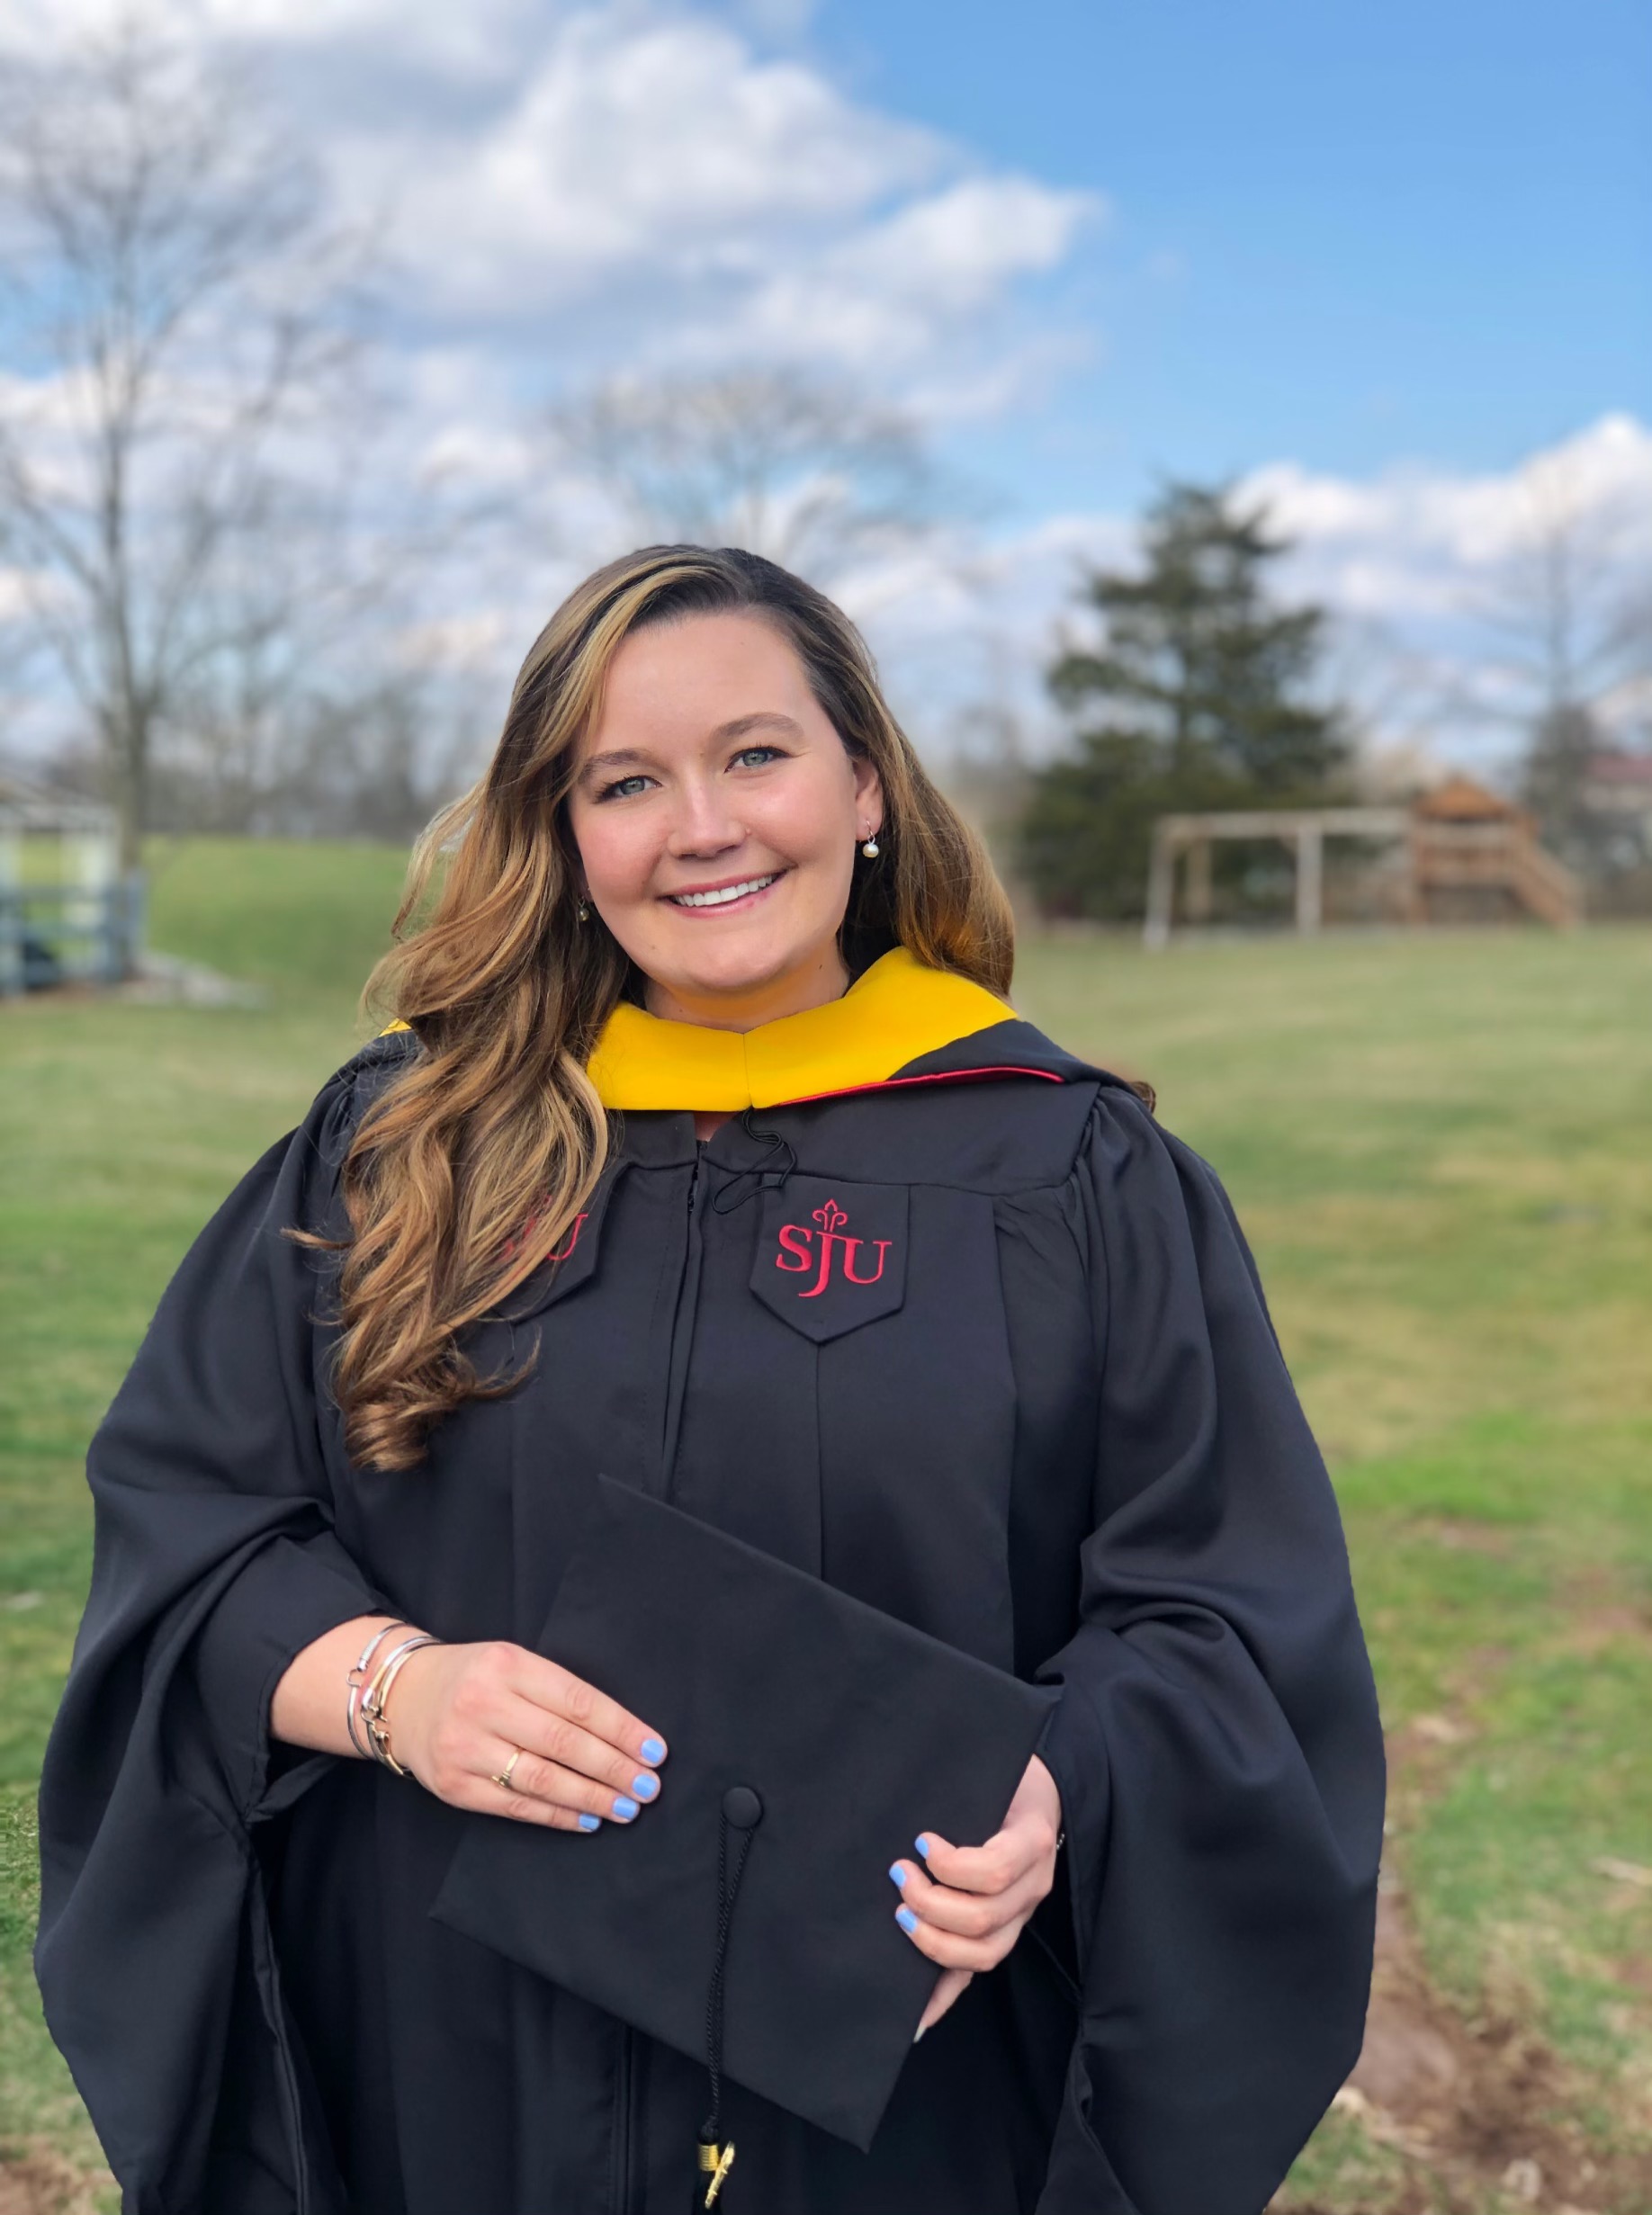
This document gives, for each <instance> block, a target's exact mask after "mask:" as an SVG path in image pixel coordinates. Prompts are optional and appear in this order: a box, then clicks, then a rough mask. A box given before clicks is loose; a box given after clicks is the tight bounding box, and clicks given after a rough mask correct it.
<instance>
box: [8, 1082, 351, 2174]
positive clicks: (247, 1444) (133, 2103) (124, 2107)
mask: <svg viewBox="0 0 1652 2215" xmlns="http://www.w3.org/2000/svg"><path fill="white" fill-rule="evenodd" d="M352 1094H353V1086H352V1083H351V1081H350V1079H349V1078H348V1076H347V1075H346V1074H345V1073H344V1072H341V1074H340V1077H339V1078H337V1079H335V1080H334V1081H333V1082H332V1083H331V1084H330V1085H329V1086H328V1087H327V1088H326V1089H325V1090H323V1092H322V1093H321V1095H320V1096H319V1099H317V1101H316V1103H315V1105H314V1107H313V1108H311V1110H310V1114H309V1116H307V1117H306V1118H305V1121H304V1122H303V1124H302V1125H301V1126H300V1127H299V1129H297V1130H296V1131H294V1132H293V1133H292V1134H290V1135H289V1136H288V1137H287V1138H285V1139H283V1140H282V1141H280V1142H279V1143H277V1144H275V1145H274V1146H273V1147H272V1148H271V1149H270V1151H269V1152H267V1153H266V1154H265V1156H264V1158H263V1159H262V1160H261V1161H258V1162H257V1163H256V1165H255V1166H254V1167H253V1168H252V1169H251V1170H249V1171H248V1172H247V1175H246V1176H245V1177H244V1178H243V1179H242V1180H241V1182H240V1183H239V1184H238V1186H237V1188H236V1189H235V1190H234V1191H233V1192H232V1193H231V1194H230V1195H229V1197H228V1198H227V1199H226V1200H225V1201H224V1203H223V1205H222V1206H220V1208H219V1210H218V1212H217V1213H216V1215H214V1216H213V1217H212V1219H211V1222H210V1223H209V1224H207V1225H206V1227H205V1229H204V1230H203V1231H202V1233H200V1235H199V1237H198V1238H197V1239H196V1240H195V1242H194V1244H193V1246H192V1247H191V1249H190V1251H189V1252H188V1254H187V1255H186V1256H185V1258H184V1261H183V1263H182V1264H181V1265H180V1267H179V1269H178V1270H177V1272H176V1274H175V1277H174V1278H173V1279H172V1281H171V1283H170V1285H169V1286H168V1287H167V1288H166V1293H165V1295H164V1296H163V1297H162V1299H161V1302H160V1305H159V1307H158V1308H157V1312H156V1314H155V1316H154V1319H153V1321H152V1322H151V1323H150V1325H149V1328H148V1333H147V1334H146V1336H145V1338H144V1341H143V1343H142V1345H141V1346H140V1348H139V1351H138V1354H137V1357H136V1359H134V1361H133V1363H132V1366H131V1368H130V1371H129V1372H128V1375H127V1377H126V1378H125V1381H124V1382H123V1384H122V1385H121V1389H120V1391H119V1393H118V1394H116V1397H115V1399H114V1402H113V1403H112V1406H111V1407H110V1409H109V1412H108V1413H107V1414H106V1416H105V1417H104V1419H103V1422H102V1424H101V1425H100V1427H99V1429H98V1430H97V1432H96V1434H95V1436H94V1439H93V1441H92V1446H91V1448H90V1452H89V1454H88V1457H87V1465H86V1472H87V1480H88V1483H89V1484H90V1487H91V1491H92V1495H93V1502H94V1557H93V1571H92V1583H91V1590H90V1593H89V1595H88V1598H87V1601H86V1607H85V1614H84V1616H83V1618H82V1620H81V1624H80V1628H79V1630H78V1633H77V1635H76V1643H75V1650H74V1655H73V1659H72V1662H71V1664H70V1669H69V1674H68V1680H67V1686H66V1688H65V1691H64V1694H63V1699H62V1702H61V1704H60V1707H59V1708H58V1715H57V1717H56V1719H55V1721H54V1723H53V1726H52V1729H51V1733H50V1736H49V1742H48V1746H47V1752H46V1759H45V1764H44V1769H43V1773H42V1779H41V1785H40V1864H41V1906H40V1933H39V1937H38V1940H37V1941H36V1946H35V1953H34V1961H35V1971H36V1976H37V1978H38V1980H39V1983H40V1991H41V1995H42V1998H43V2000H44V2003H45V2011H46V2019H47V2022H48V2026H49V2029H50V2031H51V2034H52V2036H53V2038H54V2040H56V2042H57V2044H58V2047H59V2048H60V2049H61V2050H62V2052H63V2054H64V2056H65V2058H67V2061H68V2064H69V2067H70V2069H71V2071H72V2072H73V2075H74V2076H75V2079H76V2085H77V2086H78V2088H79V2090H80V2093H81V2096H82V2098H83V2099H84V2100H85V2104H86V2107H87V2110H88V2112H90V2114H91V2117H92V2120H93V2122H94V2125H95V2126H96V2129H97V2131H98V2134H99V2137H100V2138H101V2139H102V2141H103V2148H104V2151H105V2153H106V2155H107V2157H108V2158H109V2161H110V2165H111V2166H112V2169H113V2170H114V2172H115V2175H116V2176H117V2177H118V2178H119V2180H120V2182H121V2185H122V2188H123V2199H122V2206H123V2208H124V2209H126V2210H127V2211H129V2215H130V2211H143V2215H149V2211H155V2215H161V2211H166V2215H181V2211H184V2210H194V2209H197V2208H205V2207H207V2206H209V2205H220V2206H225V2207H227V2206H229V2205H234V2206H235V2207H236V2208H237V2209H238V2210H242V2211H247V2215H253V2211H258V2215H262V2211H263V2210H264V2209H265V2207H269V2208H272V2209H274V2208H278V2207H279V2208H284V2209H291V2208H292V2206H293V2205H294V2204H295V2203H297V2202H298V2200H299V2199H300V2198H301V2192H299V2191H295V2188H294V2184H293V2176H292V2171H293V2169H294V2167H295V2166H296V2165H297V2157H296V2155H295V2152H294V2150H293V2148H292V2144H291V2134H292V2126H293V2123H294V2121H295V2118H294V2117H293V2115H292V2112H291V2109H290V2105H289V2103H290V2101H291V2098H292V2091H293V2085H292V2076H293V2064H292V2055H291V2054H290V2053H289V2052H288V2051H287V2050H286V2048H285V2040H284V2033H283V2022H282V2015H281V2001H280V1995H279V1992H278V1990H277V1988H276V1985H275V1978H274V1957H273V1951H272V1949H271V1945H270V1940H269V1928H268V1920H267V1915H265V1911H264V1906H263V1895H262V1888H261V1882H260V1876H259V1869H258V1862H257V1858H256V1854H255V1852H254V1851H253V1842H252V1826H253V1825H256V1823H258V1822H259V1821H260V1820H262V1819H263V1818H265V1816H270V1815H273V1814H274V1813H275V1812H276V1811H277V1809H278V1808H279V1807H285V1806H288V1805H290V1804H291V1803H292V1801H293V1800H294V1799H295V1798H298V1796H299V1795H300V1794H301V1792H302V1791H303V1790H305V1789H307V1788H308V1786H309V1785H310V1784H311V1783H313V1782H314V1781H315V1780H317V1779H318V1778H319V1776H321V1775H322V1774H324V1773H325V1772H326V1771H328V1769H329V1767H331V1766H332V1765H333V1764H334V1763H335V1761H336V1758H337V1757H335V1756H333V1755H331V1754H326V1753H316V1754H310V1755H306V1754H302V1753H295V1752H294V1751H293V1750H292V1749H290V1748H285V1747H280V1746H277V1747H275V1748H274V1756H275V1759H274V1762H273V1760H272V1752H273V1749H272V1744H271V1740H270V1735H269V1705H270V1699H271V1695H272V1693H273V1691H274V1687H275V1684H276V1682H277V1681H278V1680H279V1678H280V1677H281V1675H282V1673H283V1671H284V1670H285V1668H286V1666H287V1664H288V1663H289V1662H291V1661H292V1658H293V1656H294V1655H296V1654H298V1653H299V1652H300V1651H301V1649H302V1648H303V1647H304V1646H308V1645H309V1644H310V1642H311V1641H312V1640H314V1639H315V1638H318V1637H320V1636H322V1634H323V1633H325V1632H326V1631H328V1630H330V1629H332V1628H335V1627H336V1626H337V1625H338V1624H339V1623H342V1622H346V1621H347V1620H349V1619H351V1618H352V1617H355V1616H358V1615H363V1614H367V1613H372V1612H379V1611H388V1612H393V1611H394V1610H393V1609H391V1608H389V1607H388V1603H387V1602H386V1601H385V1600H384V1598H383V1596H382V1594H381V1593H380V1592H378V1591H377V1590H376V1589H375V1588H374V1587H373V1584H372V1583H371V1582H370V1581H369V1580H368V1579H367V1578H366V1577H365V1576H364V1574H363V1573H362V1571H361V1570H360V1569H359V1568H358V1566H357V1565H356V1564H355V1561H354V1560H353V1559H352V1558H351V1556H350V1555H349V1553H348V1552H347V1551H346V1548H345V1547H344V1546H343V1545H342V1544H341V1543H340V1541H339V1538H338V1537H337V1533H336V1531H335V1529H334V1526H333V1515H332V1511H331V1501H330V1492H329V1485H328V1476H327V1472H326V1467H325V1464H324V1459H323V1455H322V1450H321V1431H320V1421H319V1414H320V1411H319V1405H318V1399H317V1394H316V1390H315V1385H314V1352H313V1340H314V1332H315V1325H314V1321H313V1318H314V1316H315V1314H316V1311H317V1310H318V1309H319V1307H320V1306H321V1305H323V1295H324V1293H325V1290H326V1280H325V1278H324V1275H323V1271H324V1270H325V1269H327V1267H328V1257H326V1256H325V1255H321V1254H319V1253H318V1252H317V1251H315V1250H313V1249H306V1248H302V1247H300V1246H297V1245H295V1244H294V1243H293V1242H292V1241H291V1240H289V1239H286V1238H283V1236H282V1234H281V1233H282V1230H283V1226H284V1225H286V1224H306V1225H310V1226H314V1225H316V1224H318V1223H319V1221H320V1220H321V1218H322V1216H323V1215H324V1214H325V1212H326V1210H327V1208H328V1206H329V1205H330V1200H331V1193H332V1188H333V1185H334V1182H335V1179H336V1170H337V1162H338V1161H339V1160H340V1159H341V1158H342V1154H343V1152H344V1148H345V1146H346V1143H347V1136H348V1130H347V1125H348V1118H349V1114H350V1109H351V1105H352ZM341 1696H342V1688H341ZM231 2116H233V2121H230V2118H231ZM226 2138H228V2139H234V2140H235V2141H236V2142H237V2144H238V2146H239V2147H240V2148H242V2149H243V2150H241V2151H240V2152H238V2153H237V2154H234V2155H227V2154H226V2152H225V2150H224V2143H223V2141H224V2140H225V2139H226ZM226 2160H229V2161H230V2163H231V2165H232V2166H230V2167H229V2168H226V2167H225V2166H224V2165H225V2162H226ZM237 2161H238V2162H240V2163H242V2164H243V2165H247V2166H245V2174H242V2173H241V2171H240V2170H238V2169H237V2168H236V2167H235V2166H233V2165H234V2163H235V2162H237Z"/></svg>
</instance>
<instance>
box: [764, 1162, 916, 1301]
mask: <svg viewBox="0 0 1652 2215" xmlns="http://www.w3.org/2000/svg"><path fill="white" fill-rule="evenodd" d="M906 1197H907V1196H906V1187H905V1186H904V1185H845V1184H839V1183H836V1182H833V1183H831V1184H828V1183H827V1182H826V1180H825V1179H824V1178H821V1177H804V1176H799V1175H796V1174H793V1175H791V1176H788V1177H787V1178H786V1182H785V1184H784V1186H783V1187H781V1188H778V1189H777V1190H774V1191H771V1192H769V1193H768V1194H766V1195H765V1197H764V1204H763V1217H762V1223H761V1226H760V1229H759V1235H758V1250H757V1255H756V1259H755V1260H754V1261H753V1263H752V1269H751V1289H752V1290H753V1292H755V1293H756V1294H757V1296H758V1297H759V1299H760V1300H761V1301H762V1303H763V1305H765V1307H768V1308H772V1309H773V1311H774V1312H775V1314H777V1315H778V1316H780V1317H781V1318H782V1319H783V1320H784V1321H785V1322H786V1323H790V1324H791V1326H792V1328H793V1329H794V1330H795V1331H801V1332H803V1333H804V1337H805V1338H812V1339H814V1340H816V1341H824V1340H826V1339H829V1338H836V1337H837V1335H838V1333H839V1332H840V1331H853V1330H854V1329H856V1327H857V1325H858V1324H860V1323H872V1322H874V1321H875V1320H876V1318H877V1317H879V1316H880V1315H888V1314H893V1312H894V1310H895V1309H896V1308H898V1307H899V1306H900V1305H901V1302H902V1297H903V1296H904V1294H905V1290H906Z"/></svg>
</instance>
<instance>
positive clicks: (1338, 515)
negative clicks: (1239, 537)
mask: <svg viewBox="0 0 1652 2215" xmlns="http://www.w3.org/2000/svg"><path fill="white" fill-rule="evenodd" d="M1241 490H1242V492H1243V494H1244V496H1245V497H1246V498H1255V499H1261V500H1265V501H1266V502H1267V503H1268V505H1269V507H1270V513H1271V516H1272V518H1273V521H1274V524H1275V525H1276V526H1277V527H1279V529H1281V530H1283V531H1284V533H1285V534H1287V535H1288V536H1289V537H1291V538H1296V539H1299V540H1301V541H1302V542H1303V546H1304V555H1305V559H1306V560H1310V561H1311V562H1312V564H1313V566H1314V569H1315V574H1316V575H1317V576H1318V577H1320V578H1323V579H1324V580H1325V588H1326V589H1328V590H1331V591H1333V593H1334V595H1335V596H1337V597H1338V598H1339V599H1342V600H1345V601H1346V602H1348V603H1349V604H1350V605H1355V606H1358V607H1359V608H1360V610H1361V612H1363V613H1367V614H1392V615H1396V616H1411V615H1417V614H1449V613H1450V612H1451V609H1452V608H1453V606H1456V607H1459V608H1460V606H1461V605H1462V600H1461V595H1462V592H1463V589H1464V587H1465V586H1466V585H1467V584H1468V583H1469V582H1470V581H1471V580H1472V579H1474V578H1479V577H1484V576H1485V575H1486V574H1487V573H1488V572H1490V571H1493V570H1495V569H1497V568H1498V567H1499V565H1502V564H1504V563H1507V562H1508V561H1510V560H1516V559H1518V558H1519V557H1520V556H1521V555H1522V553H1525V552H1529V551H1530V550H1531V548H1532V547H1533V546H1534V545H1535V544H1536V543H1539V542H1540V540H1541V538H1542V537H1543V535H1544V534H1546V533H1549V532H1551V531H1553V530H1554V529H1555V528H1556V527H1568V526H1569V527H1572V528H1575V529H1581V530H1584V531H1585V532H1587V531H1596V532H1599V531H1610V532H1611V533H1612V534H1613V535H1614V537H1617V538H1621V540H1623V541H1624V542H1625V547H1626V551H1628V550H1629V549H1630V548H1632V547H1633V545H1634V544H1635V543H1639V550H1640V552H1642V553H1643V554H1652V429H1648V426H1646V425H1644V424H1641V423H1639V422H1638V421H1637V420H1636V419H1635V417H1632V416H1629V415H1624V414H1613V415H1608V416H1603V417H1601V418H1600V420H1599V421H1598V422H1596V423H1594V424H1591V425H1589V426H1587V427H1586V428H1585V429H1584V430H1581V431H1579V432H1577V433H1576V434H1575V435H1573V436H1572V437H1570V438H1567V439H1564V440H1562V441H1561V442H1560V443H1559V444H1558V445H1555V446H1550V447H1548V448H1545V449H1543V450H1541V451H1540V452H1539V453H1534V454H1531V455H1530V456H1528V457H1527V459H1526V460H1524V461H1523V462H1520V463H1519V464H1517V465H1516V466H1515V467H1514V468H1513V469H1510V470H1505V471H1482V472H1481V473H1479V474H1477V475H1474V476H1469V475H1465V474H1462V473H1459V472H1454V471H1441V470H1429V469H1424V468H1422V467H1419V466H1416V465H1411V466H1407V467H1398V468H1395V469H1392V470H1389V471H1385V472H1384V473H1383V474H1382V475H1381V476H1379V477H1376V478H1373V479H1369V480H1363V481H1361V480H1356V479H1351V478H1344V477H1334V476H1331V475H1327V474H1325V473H1324V472H1317V471H1308V470H1306V469H1304V468H1303V467H1302V466H1301V465H1300V464H1299V463H1297V462H1274V463H1270V465H1269V466H1268V467H1266V468H1264V469H1259V470H1255V471H1252V472H1251V474H1250V475H1249V476H1248V477H1247V478H1245V480H1243V485H1242V487H1241Z"/></svg>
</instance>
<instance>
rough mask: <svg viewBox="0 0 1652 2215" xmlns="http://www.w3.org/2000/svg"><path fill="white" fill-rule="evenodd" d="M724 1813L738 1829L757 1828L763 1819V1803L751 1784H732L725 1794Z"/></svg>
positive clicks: (727, 1819) (728, 1820) (725, 1817)
mask: <svg viewBox="0 0 1652 2215" xmlns="http://www.w3.org/2000/svg"><path fill="white" fill-rule="evenodd" d="M723 1816H724V1819H725V1820H726V1821H727V1822H729V1823H731V1824H732V1825H733V1827H734V1828H735V1829H736V1830H737V1831H750V1830H755V1829H756V1827H757V1825H759V1823H760V1822H761V1821H762V1820H763V1803H762V1801H761V1800H760V1799H759V1798H758V1796H757V1794H756V1793H755V1792H754V1791H753V1790H752V1789H751V1787H750V1785H749V1784H732V1785H730V1787H729V1789H728V1790H727V1791H726V1792H725V1793H724V1794H723Z"/></svg>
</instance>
